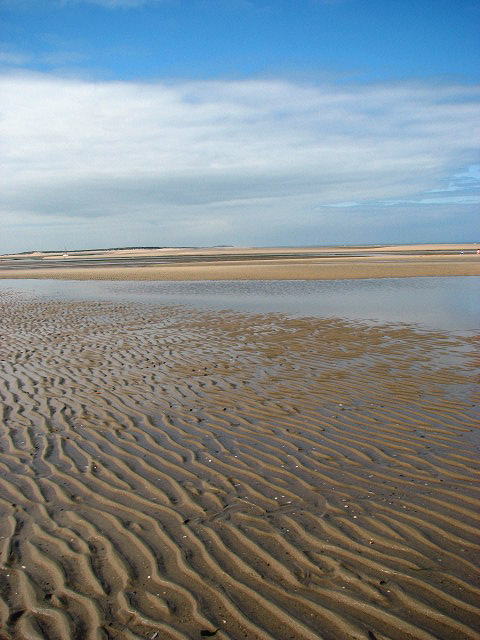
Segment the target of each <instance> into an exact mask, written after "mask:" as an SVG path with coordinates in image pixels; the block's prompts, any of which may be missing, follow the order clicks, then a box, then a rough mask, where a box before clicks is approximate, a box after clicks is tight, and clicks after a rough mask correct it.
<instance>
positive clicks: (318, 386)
mask: <svg viewBox="0 0 480 640" xmlns="http://www.w3.org/2000/svg"><path fill="white" fill-rule="evenodd" d="M0 308H1V314H2V315H1V318H2V320H1V328H0V339H1V342H0V361H1V362H0V400H1V412H2V423H1V427H0V450H1V456H0V629H1V630H2V631H1V632H0V638H12V639H13V638H14V639H17V638H18V639H25V640H37V639H40V638H48V639H52V640H67V639H68V640H69V639H72V640H82V639H87V640H90V639H92V640H103V639H112V640H113V639H115V640H133V639H138V638H151V639H155V638H158V639H160V638H162V639H163V638H165V639H175V640H180V639H183V640H184V639H187V638H192V639H193V638H202V637H213V635H215V637H217V638H232V639H245V638H246V639H247V640H255V639H258V640H265V639H269V640H273V639H275V640H287V639H295V640H297V639H298V640H303V639H305V640H306V639H311V640H318V639H320V638H321V639H325V640H343V639H345V640H347V639H349V640H350V639H358V640H364V639H365V640H367V639H369V640H372V639H373V640H375V639H377V640H385V639H387V638H388V639H393V640H397V639H398V640H405V639H419V640H427V639H428V640H433V639H439V638H440V639H452V640H471V639H474V638H480V635H479V634H478V633H477V632H476V629H477V630H478V628H479V622H480V619H479V609H478V602H479V596H480V580H479V570H478V550H479V546H480V545H479V539H478V528H479V518H478V506H479V503H480V501H479V490H478V482H477V480H478V474H479V468H480V465H479V457H478V445H479V443H480V438H479V437H478V436H479V431H478V426H477V424H476V423H475V417H477V418H478V412H477V415H475V412H476V411H477V407H476V406H475V405H476V404H478V396H477V398H475V397H474V393H475V376H476V375H477V374H478V369H477V368H475V362H474V361H473V355H474V353H475V347H476V346H477V347H478V338H475V337H470V338H460V337H452V336H448V335H446V334H443V333H428V332H420V331H418V330H415V329H414V328H412V327H408V326H388V327H387V326H384V327H368V326H363V325H355V324H352V323H347V322H343V321H341V320H334V319H327V320H318V319H292V318H287V317H283V316H279V315H273V314H272V315H262V316H254V315H247V314H245V315H242V314H237V313H235V314H234V313H229V312H225V313H210V312H203V311H202V312H199V311H189V310H185V309H181V308H155V307H154V306H135V305H132V304H108V303H97V302H88V303H87V302H82V303H78V302H52V301H46V300H43V301H40V300H33V299H28V298H26V297H22V296H18V295H16V294H14V293H10V294H8V293H3V294H2V297H1V298H0ZM477 365H478V363H477Z"/></svg>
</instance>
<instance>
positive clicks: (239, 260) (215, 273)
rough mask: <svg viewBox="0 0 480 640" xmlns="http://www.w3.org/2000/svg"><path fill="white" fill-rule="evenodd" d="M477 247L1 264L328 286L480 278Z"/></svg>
mask: <svg viewBox="0 0 480 640" xmlns="http://www.w3.org/2000/svg"><path fill="white" fill-rule="evenodd" d="M476 250H477V249H476V245H419V246H397V247H328V248H325V247H320V248H273V249H272V248H267V249H248V248H221V249H208V248H207V249H157V250H140V249H137V250H116V251H84V252H81V251H77V252H72V253H69V254H68V255H61V254H58V253H57V254H41V253H37V254H28V255H23V254H22V255H16V256H0V278H53V279H64V280H90V279H93V280H323V279H344V278H393V277H415V276H469V275H480V255H477V254H476Z"/></svg>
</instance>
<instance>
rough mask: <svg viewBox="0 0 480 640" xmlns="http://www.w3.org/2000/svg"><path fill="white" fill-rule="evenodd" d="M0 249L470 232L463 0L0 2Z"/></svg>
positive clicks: (479, 172)
mask: <svg viewBox="0 0 480 640" xmlns="http://www.w3.org/2000/svg"><path fill="white" fill-rule="evenodd" d="M0 25H1V26H0V41H1V42H0V129H1V131H0V156H1V157H0V161H1V178H0V180H1V184H0V254H3V253H8V252H19V251H34V250H54V249H61V250H63V249H64V248H67V249H70V250H73V249H81V248H99V247H121V246H212V245H219V244H227V245H235V246H300V245H309V246H312V245H329V244H387V243H410V242H418V243H423V242H476V241H480V225H479V220H480V216H479V212H480V153H479V141H480V136H479V129H480V100H479V98H480V82H479V81H480V77H479V70H480V0H0Z"/></svg>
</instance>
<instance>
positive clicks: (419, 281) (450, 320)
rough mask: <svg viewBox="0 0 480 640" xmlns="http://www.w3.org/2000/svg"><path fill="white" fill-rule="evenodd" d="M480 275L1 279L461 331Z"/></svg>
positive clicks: (477, 305) (113, 295) (61, 293)
mask: <svg viewBox="0 0 480 640" xmlns="http://www.w3.org/2000/svg"><path fill="white" fill-rule="evenodd" d="M479 281H480V277H478V276H468V277H463V276H456V277H429V278H381V279H365V280H300V281H298V280H295V281H246V280H245V281H234V282H233V281H209V282H207V281H204V282H198V281H197V282H159V281H150V282H131V281H122V282H105V281H103V282H98V281H61V280H4V281H3V282H2V283H1V285H0V286H1V287H2V288H5V287H12V288H14V289H17V290H21V291H25V292H30V293H34V294H36V295H46V296H54V297H60V298H67V299H104V300H125V301H127V300H130V301H131V300H134V301H137V302H148V303H151V302H155V303H160V304H174V305H177V304H181V305H193V306H197V307H199V308H203V309H205V308H210V309H234V310H238V311H255V312H262V313H265V312H272V311H273V312H280V313H287V314H295V315H304V316H317V317H329V316H334V317H342V318H347V319H349V320H373V321H378V322H409V323H416V324H421V325H423V326H425V327H431V328H435V329H447V330H451V331H452V330H456V331H463V330H474V329H478V318H479V317H480V300H479V296H478V291H479V288H480V287H479V284H480V282H479Z"/></svg>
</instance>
